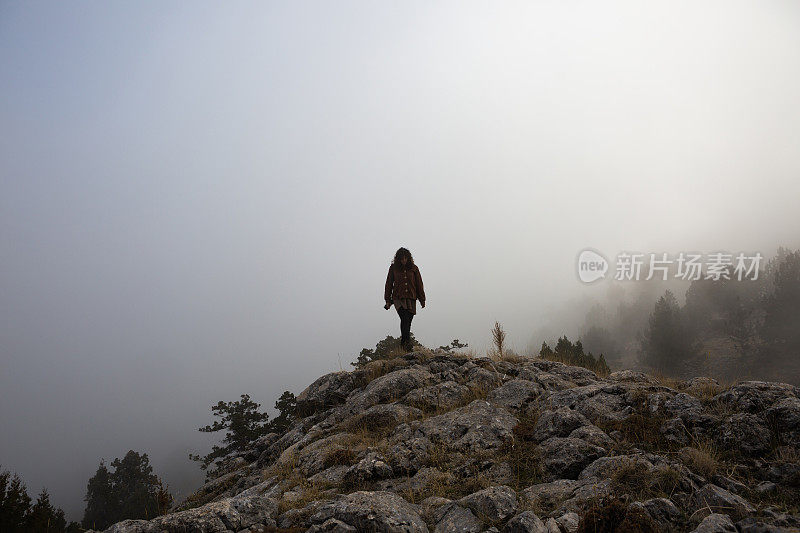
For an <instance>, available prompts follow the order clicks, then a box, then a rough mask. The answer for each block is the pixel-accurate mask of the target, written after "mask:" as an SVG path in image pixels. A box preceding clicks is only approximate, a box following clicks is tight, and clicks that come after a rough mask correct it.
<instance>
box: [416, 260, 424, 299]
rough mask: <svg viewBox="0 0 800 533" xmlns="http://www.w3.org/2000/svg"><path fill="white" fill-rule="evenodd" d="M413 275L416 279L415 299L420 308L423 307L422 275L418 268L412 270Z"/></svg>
mask: <svg viewBox="0 0 800 533" xmlns="http://www.w3.org/2000/svg"><path fill="white" fill-rule="evenodd" d="M414 275H415V276H416V277H417V283H416V285H417V298H418V299H419V303H420V304H422V307H425V287H424V286H423V285H422V274H421V273H420V271H419V267H417V268H415V269H414Z"/></svg>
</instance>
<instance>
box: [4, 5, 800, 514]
mask: <svg viewBox="0 0 800 533" xmlns="http://www.w3.org/2000/svg"><path fill="white" fill-rule="evenodd" d="M799 30H800V6H799V5H798V4H797V3H795V2H789V1H785V2H778V1H776V2H758V3H752V2H730V1H719V2H662V3H646V4H643V3H641V2H635V1H632V2H613V3H610V2H604V3H602V4H601V3H591V2H585V3H584V2H536V3H531V2H520V3H513V2H492V3H482V2H476V3H464V2H436V3H429V2H411V3H408V2H405V3H400V4H397V3H373V2H335V3H306V2H285V3H277V2H273V3H255V2H254V3H248V2H239V3H224V4H220V3H198V2H191V3H189V2H184V3H167V4H165V3H162V2H137V3H118V2H112V3H105V2H83V3H79V4H73V3H59V2H26V3H10V2H4V3H1V4H0V73H2V74H0V125H1V126H0V265H2V269H1V270H0V301H1V302H2V304H1V305H0V466H2V467H3V468H6V469H10V470H12V471H15V472H17V473H19V475H20V476H21V477H22V478H23V479H24V480H25V481H26V483H27V485H28V488H29V491H30V492H32V493H35V492H38V490H40V488H41V487H43V486H46V487H48V489H49V490H50V492H51V497H52V501H53V503H54V504H55V505H57V506H60V507H63V508H64V510H65V511H66V512H67V517H68V518H69V519H74V520H80V518H81V516H82V512H83V507H84V503H83V501H82V499H83V496H84V494H85V491H86V482H87V480H88V478H89V477H90V476H91V475H92V474H93V473H94V472H95V470H96V469H97V466H98V464H99V462H100V460H101V459H106V460H107V461H110V460H112V459H114V458H116V457H122V456H123V455H124V454H125V452H126V451H127V450H129V449H133V450H136V451H139V452H144V453H147V454H148V455H149V456H150V459H151V462H152V464H153V465H154V468H155V471H156V473H159V474H161V475H163V477H164V479H165V481H167V482H168V483H169V485H170V487H171V489H172V490H173V492H176V493H177V494H178V496H180V495H186V494H187V493H188V492H190V491H191V490H192V489H194V488H196V487H198V486H199V485H200V484H201V483H202V479H203V473H202V472H201V471H200V469H199V468H198V467H197V465H196V464H194V463H191V462H190V461H188V459H187V455H188V453H189V452H193V453H197V452H204V453H205V452H207V451H208V450H209V449H210V447H211V445H212V444H213V443H215V442H217V438H218V437H216V436H215V435H213V434H212V435H208V434H204V433H200V432H198V431H197V428H198V427H200V426H201V425H205V424H207V423H209V422H210V421H211V412H210V407H211V405H212V404H214V403H216V402H217V401H219V400H225V401H233V400H236V399H237V398H238V397H239V395H240V394H243V393H248V394H250V395H251V397H252V398H253V399H254V400H256V401H257V402H259V403H261V404H262V406H264V407H269V408H271V407H272V405H273V404H274V402H275V400H276V399H277V398H278V396H279V395H280V394H281V393H282V392H283V391H284V390H289V391H292V392H294V393H299V392H300V391H301V390H302V389H303V388H305V386H306V385H308V384H309V383H310V382H311V381H313V380H314V379H315V378H317V377H318V376H320V375H322V374H323V373H326V372H330V371H334V370H339V369H347V368H350V362H351V361H353V360H354V359H355V357H356V355H357V354H358V352H359V351H360V350H361V348H364V347H372V346H374V345H375V343H376V342H377V341H378V340H380V339H382V338H383V337H385V336H386V335H388V334H391V335H399V320H398V318H397V314H396V313H395V310H394V309H390V310H389V311H386V310H384V309H383V284H384V281H385V276H386V269H387V267H388V265H389V262H390V261H391V258H392V256H393V254H394V252H395V250H396V249H397V248H398V247H399V246H406V247H408V248H409V249H410V250H411V252H412V253H413V254H414V259H415V262H416V263H417V265H418V266H419V267H420V271H421V273H422V277H423V280H424V282H425V292H426V295H427V302H426V303H427V305H426V307H425V309H418V314H417V315H416V317H415V319H414V321H413V323H412V331H413V333H414V335H415V337H416V338H417V339H418V340H419V341H420V342H422V343H423V344H425V345H426V346H429V347H436V346H439V345H441V344H446V343H449V342H450V341H451V340H452V339H455V338H458V339H460V340H461V341H463V342H467V343H468V344H469V347H470V348H471V349H474V350H475V351H476V352H478V353H481V352H485V351H486V349H487V348H488V347H489V343H490V334H489V329H490V327H491V326H492V325H493V324H494V322H495V321H499V322H501V323H502V324H503V326H504V328H505V330H506V331H507V334H508V342H509V344H510V346H511V347H512V348H513V349H515V350H517V351H519V352H523V351H525V350H526V349H527V347H528V346H529V345H530V344H534V345H535V344H536V343H537V342H541V340H542V339H541V338H540V337H543V336H546V335H558V334H560V333H562V332H563V333H565V334H569V335H577V334H579V333H580V331H579V330H578V329H577V328H580V327H581V326H582V324H583V323H584V318H585V309H581V310H580V311H579V312H578V311H576V312H575V313H571V312H570V311H569V310H570V309H575V308H580V307H581V306H580V305H575V304H574V302H582V301H588V300H590V299H596V298H601V297H603V295H604V294H606V291H607V290H608V286H609V285H608V283H607V280H604V281H599V282H597V283H594V284H591V285H587V284H583V283H581V282H580V281H579V279H578V278H577V276H576V271H575V260H576V256H577V254H578V253H579V252H580V251H581V250H582V249H584V248H587V247H591V248H594V249H596V250H599V251H601V252H602V253H604V254H606V256H607V257H609V258H612V257H613V256H614V255H616V254H617V253H619V252H620V251H623V250H638V251H640V252H643V253H650V252H653V253H662V252H666V253H670V254H675V253H678V252H681V251H690V250H696V251H701V252H704V253H705V252H708V253H710V252H715V251H717V250H729V251H731V252H739V251H746V252H755V251H760V252H761V253H762V254H764V255H765V256H769V255H772V254H774V253H775V251H776V249H777V248H778V247H779V246H788V247H790V248H800V240H799V239H800V237H799V236H800V232H798V228H800V215H798V211H797V202H798V200H799V199H800V180H798V176H800V152H799V151H798V149H797V147H798V146H800V99H798V98H797V95H798V94H800V31H799ZM635 283H636V282H629V285H628V287H631V284H635ZM570 302H572V303H570Z"/></svg>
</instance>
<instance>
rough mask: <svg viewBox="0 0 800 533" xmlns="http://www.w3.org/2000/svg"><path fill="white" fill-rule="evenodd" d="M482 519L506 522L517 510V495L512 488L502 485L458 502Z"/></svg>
mask: <svg viewBox="0 0 800 533" xmlns="http://www.w3.org/2000/svg"><path fill="white" fill-rule="evenodd" d="M458 503H459V505H463V506H464V507H467V508H469V509H470V510H471V511H473V512H475V513H476V514H477V515H478V516H480V517H485V518H487V519H489V520H490V521H492V522H497V521H500V520H505V519H506V518H508V517H509V516H511V515H512V514H514V512H516V510H517V493H516V492H514V489H512V488H511V487H508V486H505V485H500V486H495V487H489V488H487V489H483V490H479V491H478V492H474V493H472V494H470V495H469V496H465V497H463V498H461V499H460V500H458Z"/></svg>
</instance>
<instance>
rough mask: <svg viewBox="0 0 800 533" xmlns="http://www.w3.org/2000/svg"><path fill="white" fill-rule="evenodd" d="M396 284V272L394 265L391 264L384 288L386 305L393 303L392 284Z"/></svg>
mask: <svg viewBox="0 0 800 533" xmlns="http://www.w3.org/2000/svg"><path fill="white" fill-rule="evenodd" d="M393 284H394V272H393V269H392V265H389V273H388V274H386V287H384V289H383V299H384V301H385V302H386V305H390V304H391V303H392V285H393Z"/></svg>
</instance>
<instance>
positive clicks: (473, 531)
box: [433, 503, 483, 533]
mask: <svg viewBox="0 0 800 533" xmlns="http://www.w3.org/2000/svg"><path fill="white" fill-rule="evenodd" d="M434 520H435V522H436V526H435V527H434V528H433V532H434V533H478V532H480V531H483V526H482V524H481V521H480V520H478V517H476V516H475V515H474V514H472V511H470V510H469V509H465V508H463V507H461V506H460V505H457V504H455V503H448V504H446V505H443V506H442V507H440V508H439V509H438V510H437V511H436V513H434Z"/></svg>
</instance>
